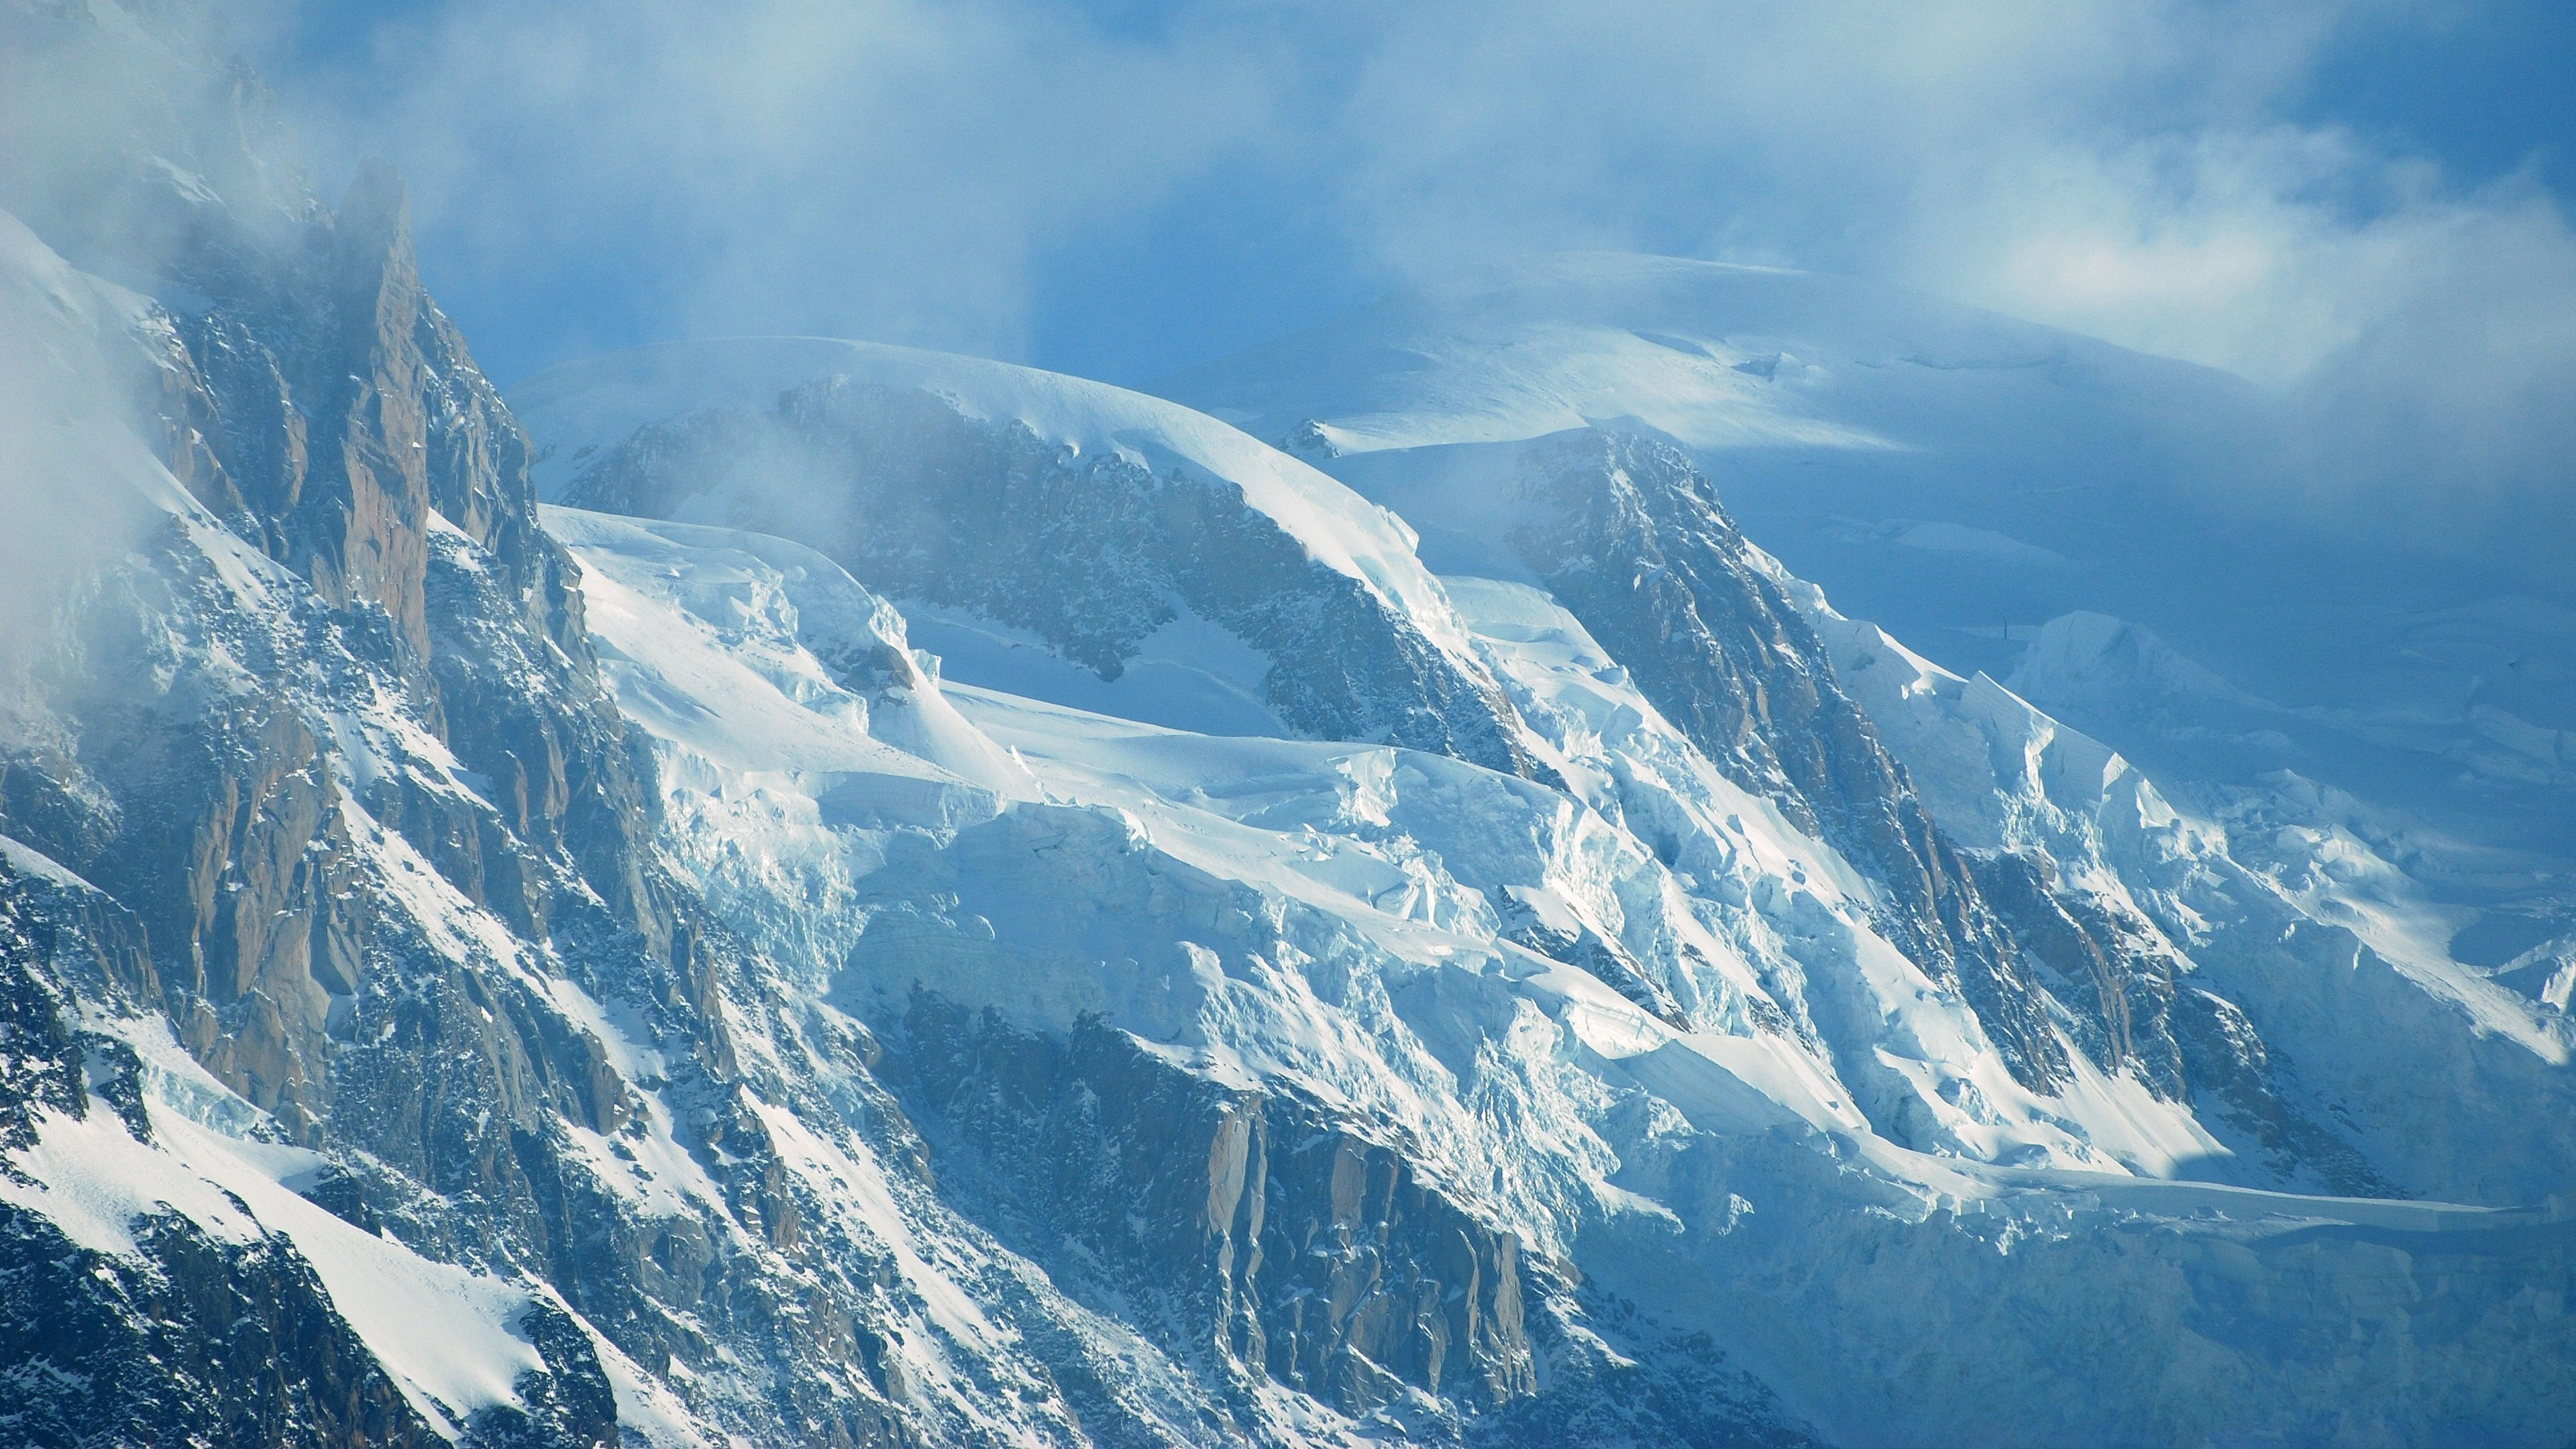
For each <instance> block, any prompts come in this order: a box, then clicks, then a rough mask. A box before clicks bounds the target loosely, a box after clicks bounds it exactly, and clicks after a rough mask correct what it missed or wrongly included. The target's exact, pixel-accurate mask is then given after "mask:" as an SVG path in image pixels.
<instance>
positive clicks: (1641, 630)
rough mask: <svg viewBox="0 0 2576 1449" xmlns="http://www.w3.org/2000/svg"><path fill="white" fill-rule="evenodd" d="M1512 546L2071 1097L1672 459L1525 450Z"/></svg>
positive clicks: (1752, 572) (1848, 713)
mask: <svg viewBox="0 0 2576 1449" xmlns="http://www.w3.org/2000/svg"><path fill="white" fill-rule="evenodd" d="M1519 486H1520V488H1521V489H1522V491H1523V493H1524V494H1525V496H1527V497H1529V498H1531V499H1532V500H1533V501H1537V502H1540V503H1543V504H1545V505H1548V511H1547V513H1546V514H1544V515H1542V517H1541V518H1539V519H1538V520H1535V521H1532V522H1529V523H1526V524H1523V525H1522V526H1521V527H1520V528H1518V529H1516V530H1514V532H1513V534H1512V537H1511V539H1510V542H1511V544H1512V545H1513V546H1514V548H1516V549H1517V550H1518V552H1519V553H1520V556H1521V557H1522V559H1523V560H1524V561H1525V562H1526V563H1527V564H1528V565H1529V567H1530V568H1531V569H1532V570H1533V571H1535V572H1536V573H1537V574H1538V575H1539V577H1540V578H1541V580H1543V581H1544V582H1545V583H1546V585H1547V587H1548V589H1549V591H1550V592H1552V593H1554V594H1555V595H1556V596H1557V598H1558V599H1559V600H1560V601H1562V602H1563V603H1564V604H1565V606H1566V607H1567V608H1568V609H1570V610H1572V611H1573V612H1574V614H1575V616H1576V617H1577V618H1579V619H1581V620H1582V621H1583V624H1584V627H1585V628H1587V629H1589V630H1591V631H1592V633H1593V636H1594V637H1595V638H1598V639H1599V640H1600V641H1601V642H1602V644H1604V645H1605V646H1607V647H1608V648H1609V650H1610V651H1611V653H1612V654H1613V655H1614V656H1616V657H1617V658H1619V659H1620V660H1622V661H1624V662H1625V663H1626V664H1627V666H1628V668H1629V669H1630V671H1631V672H1632V673H1633V674H1634V675H1635V676H1636V679H1637V682H1638V685H1639V687H1640V688H1641V689H1642V690H1643V691H1644V692H1645V694H1646V697H1647V698H1648V699H1650V700H1652V701H1653V702H1654V704H1655V707H1656V708H1657V709H1659V710H1661V711H1662V712H1663V713H1664V715H1665V717H1666V718H1668V719H1670V720H1671V721H1672V722H1673V723H1674V724H1675V725H1676V726H1678V727H1679V728H1680V729H1681V730H1682V731H1683V732H1684V733H1685V734H1687V735H1689V736H1690V738H1691V739H1692V741H1693V742H1695V743H1696V744H1698V745H1699V746H1700V748H1701V749H1702V750H1704V751H1706V752H1707V754H1708V756H1709V758H1710V759H1712V760H1714V761H1716V762H1717V763H1718V764H1719V766H1720V768H1723V769H1726V770H1727V771H1729V772H1730V773H1731V774H1733V775H1734V776H1735V777H1736V778H1737V780H1738V781H1739V782H1740V783H1742V784H1744V785H1745V786H1746V787H1747V788H1749V789H1753V790H1755V791H1758V792H1760V793H1762V794H1765V795H1768V796H1769V797H1771V799H1772V800H1773V801H1775V802H1776V803H1777V804H1778V805H1779V806H1780V808H1781V810H1782V811H1783V812H1784V813H1786V814H1787V815H1788V816H1789V818H1790V819H1791V820H1792V821H1793V822H1795V823H1797V824H1798V825H1799V826H1800V827H1801V828H1803V829H1807V830H1810V831H1812V832H1814V833H1816V834H1818V835H1820V836H1821V837H1822V838H1824V839H1825V840H1827V841H1829V842H1831V843H1832V844H1834V845H1836V846H1838V847H1840V848H1841V849H1842V850H1843V852H1844V853H1845V854H1846V855H1848V856H1849V857H1850V858H1851V859H1852V860H1853V861H1854V863H1856V864H1858V865H1860V866H1861V867H1862V868H1863V869H1865V870H1868V871H1870V872H1872V873H1873V874H1874V875H1876V876H1877V878H1878V880H1879V883H1880V884H1881V885H1883V886H1884V887H1885V888H1886V889H1887V892H1888V901H1887V905H1888V909H1887V911H1886V912H1885V913H1884V915H1883V917H1882V920H1881V923H1880V924H1881V926H1882V927H1883V929H1884V930H1885V931H1886V933H1887V935H1888V938H1889V939H1890V940H1891V941H1893V942H1895V943H1896V944H1897V945H1898V946H1900V947H1901V948H1903V949H1904V950H1905V952H1906V954H1907V955H1908V956H1910V957H1912V958H1913V959H1914V960H1915V961H1917V962H1918V963H1920V964H1922V965H1923V966H1924V967H1925V968H1926V969H1927V970H1931V971H1935V972H1936V973H1938V974H1939V975H1941V976H1944V977H1947V978H1948V980H1949V981H1951V982H1954V983H1956V985H1957V986H1958V988H1959V989H1960V990H1961V991H1963V992H1964V993H1965V994H1966V996H1967V998H1968V1000H1969V1002H1970V1003H1971V1004H1972V1005H1974V1006H1975V1008H1976V1011H1977V1016H1978V1019H1979V1020H1981V1021H1982V1022H1984V1023H1985V1027H1986V1031H1987V1033H1988V1034H1989V1035H1990V1036H1991V1037H1992V1038H1993V1039H1994V1042H1995V1046H1996V1048H1997V1049H1998V1050H1999V1051H2001V1052H2002V1053H2003V1055H2004V1060H2005V1061H2006V1062H2007V1063H2008V1064H2010V1066H2011V1067H2012V1070H2013V1074H2014V1075H2015V1076H2016V1077H2018V1078H2020V1079H2021V1080H2022V1081H2023V1082H2024V1083H2025V1084H2027V1085H2030V1086H2032V1087H2034V1088H2038V1089H2042V1090H2047V1089H2051V1088H2054V1087H2056V1086H2059V1085H2062V1084H2063V1083H2064V1082H2065V1081H2066V1057H2065V1050H2064V1048H2063V1047H2062V1046H2061V1045H2060V1044H2059V1042H2058V1039H2057V1036H2056V1034H2055V1033H2054V1032H2053V1031H2052V1030H2051V1029H2050V1019H2049V1012H2048V1007H2047V1003H2046V1000H2045V998H2044V995H2043V993H2042V990H2041V988H2040V987H2039V985H2038V983H2037V982H2035V981H2034V980H2033V979H2032V977H2031V974H2030V970H2029V965H2028V963H2027V962H2026V961H2025V960H2024V959H2023V958H2022V953H2021V951H2020V949H2019V948H2018V946H2017V945H2016V943H2015V942H2014V940H2013V938H2012V937H2011V936H2010V934H2009V933H2008V932H2007V931H2006V930H2005V929H2004V927H2003V926H2002V924H2001V923H2000V922H1999V921H1998V920H1997V919H1996V917H1995V913H1994V911H1993V909H1992V907H1991V906H1989V905H1988V903H1987V902H1986V900H1985V898H1984V896H1983V895H1982V894H1981V893H1980V892H1979V890H1978V889H1977V883H1976V880H1975V878H1974V876H1973V875H1972V874H1971V873H1970V871H1969V869H1968V866H1967V864H1966V862H1965V861H1964V860H1963V859H1962V858H1961V856H1960V854H1959V852H1958V850H1957V849H1956V848H1955V847H1954V846H1952V845H1951V844H1950V842H1949V841H1948V839H1947V838H1946V837H1944V836H1943V835H1942V833H1941V831H1940V830H1939V828H1938V827H1936V826H1935V825H1934V824H1933V823H1932V818H1931V816H1930V815H1929V814H1927V813H1926V812H1925V811H1924V809H1923V806H1922V803H1921V802H1920V801H1919V800H1917V799H1916V798H1915V795H1914V790H1913V787H1912V785H1911V784H1910V783H1909V782H1908V781H1907V779H1906V777H1905V771H1904V769H1903V767H1902V766H1899V765H1898V764H1897V763H1896V762H1895V761H1894V760H1893V759H1891V758H1889V756H1888V754H1887V751H1886V750H1885V749H1884V748H1883V747H1882V746H1881V745H1880V744H1879V741H1878V736H1877V732H1876V730H1875V729H1874V728H1873V727H1872V726H1871V724H1870V721H1869V717H1868V716H1867V715H1866V714H1865V713H1863V712H1862V710H1861V708H1860V706H1859V705H1857V704H1856V703H1854V702H1853V701H1852V699H1851V697H1850V696H1849V695H1848V694H1846V693H1845V692H1844V691H1843V689H1842V687H1841V685H1840V683H1839V682H1838V681H1837V679H1836V678H1835V674H1834V666H1833V660H1832V658H1831V657H1830V656H1829V655H1828V654H1827V652H1826V650H1825V647H1824V644H1823V642H1822V641H1821V640H1819V639H1818V638H1817V637H1816V635H1815V631H1814V630H1813V629H1811V628H1810V627H1809V626H1808V625H1807V623H1806V621H1805V620H1804V619H1803V618H1801V617H1800V616H1799V614H1798V612H1797V610H1796V609H1795V608H1794V607H1792V606H1791V604H1790V602H1789V600H1788V599H1787V598H1786V597H1785V596H1784V595H1783V593H1782V589H1781V583H1782V581H1781V579H1780V577H1779V576H1778V574H1777V571H1776V567H1769V568H1766V567H1765V564H1766V563H1767V560H1761V559H1759V558H1758V555H1757V554H1756V553H1755V551H1754V550H1753V548H1752V546H1751V545H1750V544H1748V543H1747V542H1746V541H1745V539H1744V535H1743V534H1742V533H1740V532H1738V531H1737V529H1736V527H1735V524H1734V523H1733V521H1732V520H1730V519H1729V518H1728V517H1727V516H1726V511H1725V510H1724V509H1723V508H1721V507H1720V506H1719V505H1718V502H1717V499H1716V496H1715V494H1714V492H1713V490H1712V489H1711V488H1710V487H1709V484H1708V480H1707V479H1706V478H1704V477H1702V476H1701V475H1700V473H1699V471H1698V470H1697V469H1696V468H1694V467H1692V466H1691V463H1690V460H1689V458H1688V457H1686V456H1685V455H1684V454H1683V453H1682V452H1681V451H1680V450H1679V449H1677V448H1673V447H1670V446H1668V445H1665V444H1661V443H1655V442H1650V441H1647V440H1644V439H1639V438H1633V437H1627V436H1622V435H1616V434H1609V433H1602V432H1597V431H1587V432H1582V433H1576V434H1572V435H1570V436H1568V437H1565V438H1561V439H1557V440H1553V441H1551V442H1549V443H1546V444H1542V445H1540V446H1539V447H1537V448H1534V449H1533V450H1531V452H1530V453H1529V455H1528V456H1527V457H1526V458H1525V460H1524V462H1523V472H1522V475H1521V479H1520V485H1519Z"/></svg>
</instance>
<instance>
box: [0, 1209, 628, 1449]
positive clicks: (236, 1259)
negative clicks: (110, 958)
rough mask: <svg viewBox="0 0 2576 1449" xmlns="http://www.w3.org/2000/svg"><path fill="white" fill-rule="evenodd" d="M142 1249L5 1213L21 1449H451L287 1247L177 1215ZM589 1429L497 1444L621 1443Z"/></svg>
mask: <svg viewBox="0 0 2576 1449" xmlns="http://www.w3.org/2000/svg"><path fill="white" fill-rule="evenodd" d="M136 1237H137V1239H138V1241H139V1243H140V1245H141V1247H142V1249H143V1259H142V1261H141V1262H136V1261H134V1260H132V1259H128V1258H124V1257H122V1256H113V1255H109V1254H104V1253H99V1252H96V1251H93V1250H90V1249H85V1248H82V1247H79V1246H77V1245H75V1244H73V1243H71V1242H70V1241H68V1240H66V1239H65V1238H64V1237H63V1235H62V1233H61V1232H60V1230H58V1229H57V1228H55V1227H54V1225H53V1224H51V1223H49V1222H46V1221H45V1220H44V1219H42V1218H40V1217H37V1216H35V1215H34V1214H32V1213H26V1212H22V1211H19V1210H17V1209H14V1208H6V1207H0V1364H6V1365H7V1366H8V1369H7V1374H8V1378H7V1380H5V1381H6V1382H10V1383H12V1384H13V1387H12V1388H11V1390H10V1391H9V1392H8V1393H7V1394H6V1395H5V1396H0V1434H5V1435H7V1436H8V1438H9V1441H10V1442H11V1443H14V1444H26V1445H31V1446H36V1445H41V1446H46V1449H55V1446H61V1449H71V1446H75V1445H91V1444H221V1445H227V1446H232V1445H239V1446H250V1445H295V1446H311V1449H359V1446H362V1445H369V1446H371V1445H393V1446H400V1449H431V1446H435V1445H440V1444H444V1443H446V1442H447V1441H446V1440H445V1439H443V1438H442V1437H441V1436H440V1435H438V1434H436V1433H435V1432H433V1431H432V1430H431V1429H430V1427H429V1425H428V1424H427V1423H425V1422H423V1421H422V1419H421V1417H420V1416H419V1415H418V1414H417V1413H415V1412H414V1411H413V1410H412V1407H411V1406H410V1405H409V1404H407V1403H405V1402H404V1401H403V1397H402V1395H401V1394H400V1393H398V1392H397V1391H396V1390H395V1388H394V1386H393V1384H392V1383H391V1382H389V1381H388V1380H387V1379H386V1378H385V1376H384V1374H383V1373H382V1372H381V1371H380V1370H379V1369H378V1368H377V1367H376V1363H375V1360H374V1358H373V1357H372V1356H371V1355H370V1354H369V1353H368V1352H367V1350H366V1348H365V1346H364V1345H363V1344H361V1343H359V1342H358V1340H357V1338H356V1336H355V1335H353V1334H352V1333H350V1332H349V1330H348V1327H347V1325H345V1324H344V1323H342V1322H341V1321H340V1318H339V1315H338V1314H336V1313H334V1312H333V1311H332V1307H331V1302H330V1299H329V1297H328V1295H327V1294H326V1293H325V1292H324V1291H323V1289H322V1285H321V1284H320V1283H319V1282H318V1281H317V1280H316V1279H315V1278H314V1276H313V1270H312V1269H311V1268H310V1267H309V1266H307V1265H306V1264H305V1263H304V1261H303V1260H302V1259H301V1258H300V1257H298V1256H297V1254H296V1252H295V1250H294V1249H293V1248H292V1247H291V1246H289V1245H288V1244H286V1243H285V1242H284V1241H282V1240H279V1239H263V1240H261V1241H259V1242H255V1243H252V1244H249V1245H246V1246H243V1245H234V1244H228V1243H222V1242H218V1241H215V1240H213V1239H210V1238H208V1237H207V1236H206V1235H205V1233H203V1232H202V1231H201V1230H199V1229H198V1228H197V1227H196V1226H195V1225H194V1224H192V1223H190V1222H188V1221H187V1220H186V1219H185V1218H180V1217H177V1216H175V1215H173V1216H172V1217H171V1218H168V1219H164V1220H161V1221H159V1222H155V1223H152V1224H149V1225H147V1226H145V1227H143V1228H142V1229H141V1230H140V1231H139V1232H138V1233H137V1234H136ZM591 1368H592V1372H593V1373H594V1374H596V1372H597V1365H596V1364H595V1363H594V1364H593V1365H592V1366H591ZM607 1388H608V1385H607V1383H606V1381H605V1380H599V1381H598V1382H597V1384H596V1390H597V1391H598V1392H606V1391H607ZM580 1427H581V1430H583V1431H586V1437H585V1436H584V1434H583V1433H575V1434H565V1435H555V1436H542V1437H540V1436H533V1435H532V1436H529V1437H527V1438H525V1439H522V1440H516V1441H513V1440H508V1439H498V1440H484V1441H483V1442H489V1443H496V1444H498V1443H514V1442H515V1443H526V1444H530V1445H536V1444H545V1445H563V1446H570V1445H575V1444H581V1445H590V1444H598V1443H603V1442H608V1441H607V1440H606V1438H605V1436H604V1435H603V1434H602V1433H601V1432H600V1431H601V1429H602V1428H603V1427H606V1426H602V1425H600V1424H598V1423H597V1422H596V1421H595V1420H590V1421H585V1422H584V1423H583V1424H582V1425H581V1426H580ZM477 1437H478V1439H480V1438H481V1436H477Z"/></svg>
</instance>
